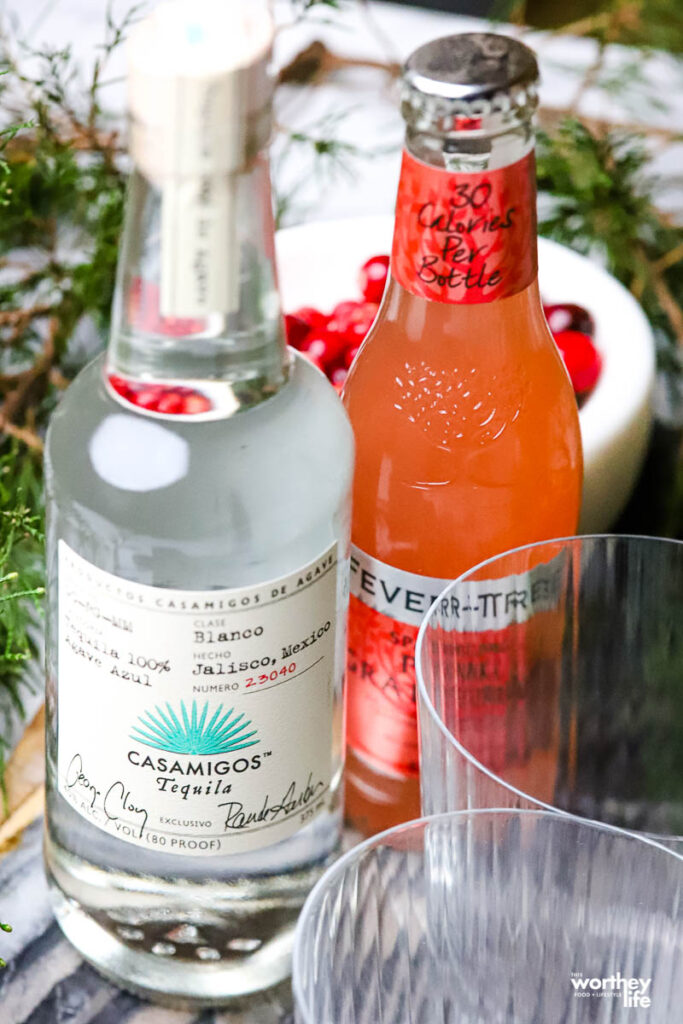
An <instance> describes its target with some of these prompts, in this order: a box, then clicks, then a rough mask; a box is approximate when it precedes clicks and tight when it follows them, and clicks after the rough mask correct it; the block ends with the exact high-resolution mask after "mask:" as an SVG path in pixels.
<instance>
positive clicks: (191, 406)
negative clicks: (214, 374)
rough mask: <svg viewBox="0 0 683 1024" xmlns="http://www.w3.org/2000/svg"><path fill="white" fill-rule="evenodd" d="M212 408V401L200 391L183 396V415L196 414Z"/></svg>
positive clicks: (181, 410)
mask: <svg viewBox="0 0 683 1024" xmlns="http://www.w3.org/2000/svg"><path fill="white" fill-rule="evenodd" d="M210 409H211V402H210V401H209V399H208V398H207V397H206V395H201V394H200V393H199V392H198V391H191V392H190V393H189V395H185V396H184V397H183V398H182V408H181V409H180V412H181V413H182V414H183V416H196V415H197V414H198V413H202V412H209V411H210Z"/></svg>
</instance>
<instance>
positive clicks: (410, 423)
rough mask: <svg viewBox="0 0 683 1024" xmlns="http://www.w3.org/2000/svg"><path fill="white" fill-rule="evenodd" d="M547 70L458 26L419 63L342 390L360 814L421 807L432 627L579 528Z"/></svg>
mask: <svg viewBox="0 0 683 1024" xmlns="http://www.w3.org/2000/svg"><path fill="white" fill-rule="evenodd" d="M537 77H538V69H537V66H536V60H535V58H534V55H533V54H532V53H531V51H530V50H529V49H527V47H525V46H523V45H522V44H521V43H518V42H517V41H516V40H514V39H509V38H507V37H505V36H498V35H492V34H463V35H457V36H448V37H446V38H444V39H437V40H435V41H434V42H432V43H428V44H427V45H426V46H422V47H420V49H418V50H417V51H416V52H415V53H414V54H413V55H412V56H411V57H410V58H409V59H408V62H407V64H406V68H405V75H404V85H403V103H402V109H403V114H404V117H405V119H406V126H407V130H406V143H405V149H404V153H403V164H402V168H401V177H400V182H399V188H398V197H397V201H396V226H395V230H394V241H393V248H392V255H391V274H390V279H389V282H388V285H387V289H386V291H385V293H384V298H383V301H382V305H381V307H380V310H379V313H378V316H377V319H376V321H375V323H374V325H373V327H372V329H371V331H370V333H369V335H368V337H367V339H366V341H365V343H364V345H363V347H362V348H361V350H360V352H359V354H358V356H357V358H356V360H355V362H354V363H353V365H352V368H351V371H350V373H349V377H348V380H347V382H346V386H345V389H344V401H345V404H346V408H347V410H348V412H349V415H350V417H351V422H352V424H353V428H354V432H355V435H356V443H357V461H356V474H355V483H354V512H353V533H352V540H353V547H352V563H351V565H352V572H351V595H352V596H351V609H350V614H349V672H348V684H349V688H348V730H347V737H348V752H347V778H346V791H347V802H348V811H349V815H350V817H351V819H352V821H353V822H354V824H355V825H356V826H357V827H358V828H360V829H361V830H363V831H365V832H373V831H378V830H379V829H381V828H387V827H388V826H390V825H393V824H395V823H396V822H398V821H402V820H406V819H407V818H412V817H415V816H416V815H417V814H419V811H420V798H419V767H418V737H417V728H416V714H415V660H414V653H415V640H416V637H417V631H418V627H419V625H420V622H421V620H422V618H423V617H424V615H425V613H426V612H427V610H428V608H429V606H430V604H431V603H432V601H433V599H434V598H435V597H436V596H437V595H438V593H439V591H440V590H441V589H442V587H444V586H445V584H446V582H447V581H448V580H450V579H453V578H454V577H456V576H458V575H459V574H460V573H462V572H465V571H466V570H467V569H469V568H471V567H472V566H474V565H476V564H477V563H478V562H480V561H482V560H483V559H485V558H488V557H490V556H492V555H495V554H497V553H499V552H501V551H504V550H506V549H508V548H512V547H515V546H517V545H520V544H525V543H527V542H530V541H534V540H543V539H545V538H549V537H558V536H566V535H567V534H571V533H573V532H574V531H575V529H576V525H577V520H578V514H579V502H580V496H581V481H582V457H581V439H580V432H579V419H578V412H577V407H576V401H575V399H574V395H573V393H572V388H571V384H570V382H569V378H568V376H567V373H566V370H565V368H564V366H563V364H562V360H561V358H560V355H559V353H558V351H557V348H556V347H555V344H554V342H553V339H552V336H551V334H550V331H549V329H548V325H547V324H546V322H545V318H544V316H543V309H542V306H541V300H540V296H539V291H538V280H537V256H536V208H535V199H536V191H535V176H534V132H533V126H532V117H533V113H534V111H535V108H536V103H537V97H536V81H537Z"/></svg>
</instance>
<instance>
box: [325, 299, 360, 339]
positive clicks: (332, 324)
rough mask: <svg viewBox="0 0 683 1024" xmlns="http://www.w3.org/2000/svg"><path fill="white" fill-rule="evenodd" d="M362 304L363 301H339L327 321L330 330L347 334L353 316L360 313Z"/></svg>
mask: <svg viewBox="0 0 683 1024" xmlns="http://www.w3.org/2000/svg"><path fill="white" fill-rule="evenodd" d="M362 305H363V303H362V302H352V301H349V302H338V303H337V305H336V306H335V307H334V309H333V310H332V316H331V317H330V319H329V321H328V323H327V329H328V331H333V332H335V333H336V332H338V333H339V334H346V332H347V331H348V329H349V327H350V326H351V323H352V322H353V318H354V317H355V316H357V315H358V310H359V309H360V307H361V306H362Z"/></svg>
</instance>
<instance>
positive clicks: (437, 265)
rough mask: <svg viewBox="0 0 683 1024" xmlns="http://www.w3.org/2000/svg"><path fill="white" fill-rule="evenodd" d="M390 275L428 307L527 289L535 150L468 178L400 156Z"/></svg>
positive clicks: (533, 257) (533, 261)
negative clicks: (429, 305) (422, 299)
mask: <svg viewBox="0 0 683 1024" xmlns="http://www.w3.org/2000/svg"><path fill="white" fill-rule="evenodd" d="M391 270H392V274H393V276H394V277H395V279H396V280H397V281H398V283H399V284H400V285H402V286H403V288H405V289H406V290H407V291H409V292H412V293H413V295H419V296H421V297H422V298H424V299H429V300H430V301H432V302H453V303H476V302H494V301H496V300H497V299H505V298H507V297H508V296H510V295H514V294H516V293H517V292H521V291H523V290H524V289H525V288H527V287H528V286H529V285H530V284H531V283H532V281H534V279H535V278H536V274H537V271H538V258H537V251H536V173H535V163H534V153H533V150H532V151H531V152H529V153H527V155H526V156H525V157H523V159H522V160H519V161H518V162H517V163H514V164H510V165H509V166H507V167H499V168H497V169H496V170H493V171H482V172H480V173H474V174H462V173H460V172H452V171H446V170H443V169H442V168H439V167H432V166H430V165H429V164H425V163H423V162H422V161H421V160H418V159H416V158H415V157H414V156H412V154H411V153H408V152H407V151H404V153H403V164H402V167H401V178H400V181H399V186H398V196H397V199H396V226H395V228H394V242H393V247H392V254H391Z"/></svg>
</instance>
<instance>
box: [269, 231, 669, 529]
mask: <svg viewBox="0 0 683 1024" xmlns="http://www.w3.org/2000/svg"><path fill="white" fill-rule="evenodd" d="M392 231H393V218H392V217H388V216H382V217H354V218H349V219H347V220H337V221H314V222H312V223H309V224H303V225H300V226H298V227H294V228H286V229H285V230H283V231H280V232H278V235H277V239H276V244H277V256H278V267H279V274H280V288H281V292H282V300H283V305H284V309H285V311H286V312H291V311H293V310H295V309H297V308H298V307H299V306H316V307H317V308H319V309H321V310H323V312H329V311H330V310H331V309H332V307H333V306H334V305H336V303H337V302H341V301H342V300H343V299H353V298H358V297H359V291H358V282H357V277H358V268H359V267H360V266H361V264H362V263H364V262H365V260H366V259H368V258H369V257H370V256H373V255H375V254H376V253H386V252H389V251H390V248H391V236H392ZM539 264H540V270H539V277H540V284H541V293H542V295H543V298H544V301H546V302H551V303H552V302H575V303H578V304H579V305H581V306H584V307H585V308H586V309H588V310H589V311H590V312H591V313H592V315H593V317H594V319H595V327H596V331H595V343H596V345H597V347H598V349H599V350H600V352H601V354H602V358H603V368H602V373H601V375H600V379H599V381H598V383H597V385H596V387H595V389H594V390H593V392H592V393H591V395H590V397H589V398H588V400H587V401H586V402H585V404H584V406H583V408H582V409H581V412H580V420H581V435H582V438H583V452H584V466H585V472H584V495H583V507H582V511H581V523H580V529H581V531H582V532H583V533H601V532H604V531H606V530H608V529H609V528H610V526H611V525H612V524H613V523H614V521H615V520H616V519H617V517H618V516H619V514H620V512H621V511H622V510H623V508H624V506H625V505H626V502H627V501H628V498H629V495H630V494H631V491H632V489H633V485H634V484H635V481H636V479H637V477H638V473H639V472H640V469H641V467H642V464H643V459H644V457H645V451H646V448H647V442H648V438H649V434H650V428H651V425H652V413H651V394H652V388H653V385H654V374H655V356H654V339H653V336H652V330H651V328H650V325H649V323H648V321H647V319H646V318H645V315H644V314H643V311H642V309H641V308H640V306H639V305H638V303H637V302H636V300H635V299H634V298H633V296H632V295H631V294H630V293H629V292H628V291H627V290H626V289H625V288H624V287H623V286H622V285H621V284H619V282H618V281H616V280H615V279H614V278H613V277H611V276H610V275H609V274H608V273H607V272H606V271H604V270H603V269H602V268H601V267H599V266H598V265H597V264H595V263H593V262H592V261H591V260H588V259H586V257H585V256H579V255H578V253H575V252H573V251H572V250H571V249H567V248H565V247H564V246H562V245H558V244H557V243H556V242H550V241H547V240H546V239H544V238H541V239H539Z"/></svg>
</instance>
